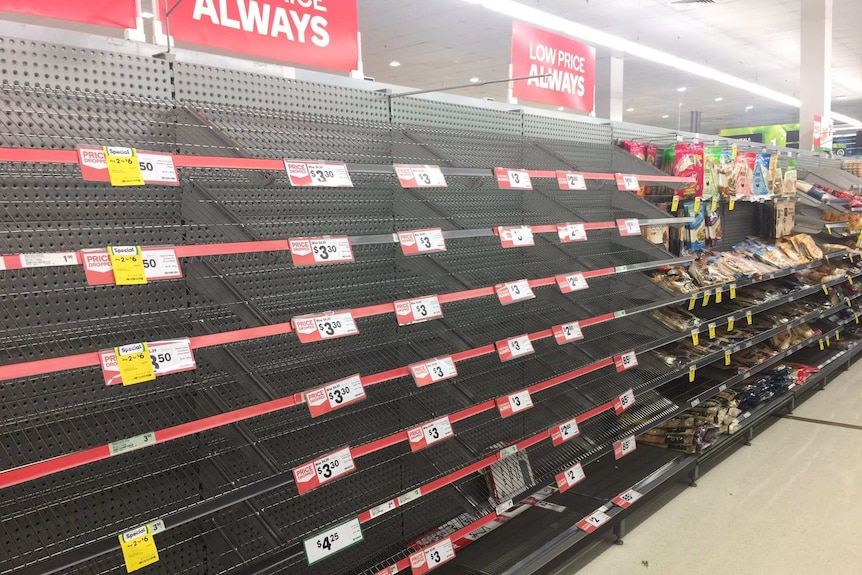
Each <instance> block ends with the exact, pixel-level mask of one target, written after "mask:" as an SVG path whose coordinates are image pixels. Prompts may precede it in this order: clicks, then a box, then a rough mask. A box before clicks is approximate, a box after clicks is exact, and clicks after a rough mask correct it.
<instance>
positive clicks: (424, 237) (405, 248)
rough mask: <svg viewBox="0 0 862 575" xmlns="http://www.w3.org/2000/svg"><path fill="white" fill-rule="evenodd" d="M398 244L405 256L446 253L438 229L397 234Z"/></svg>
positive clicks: (444, 241)
mask: <svg viewBox="0 0 862 575" xmlns="http://www.w3.org/2000/svg"><path fill="white" fill-rule="evenodd" d="M398 243H399V244H401V253H403V254H404V255H405V256H411V255H415V254H431V253H434V252H445V251H446V239H445V238H444V237H443V230H442V229H440V228H431V229H427V230H412V231H409V232H398Z"/></svg>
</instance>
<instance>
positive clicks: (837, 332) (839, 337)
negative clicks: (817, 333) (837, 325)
mask: <svg viewBox="0 0 862 575" xmlns="http://www.w3.org/2000/svg"><path fill="white" fill-rule="evenodd" d="M835 341H841V332H840V331H836V332H835Z"/></svg>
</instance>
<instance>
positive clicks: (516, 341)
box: [497, 334, 535, 361]
mask: <svg viewBox="0 0 862 575" xmlns="http://www.w3.org/2000/svg"><path fill="white" fill-rule="evenodd" d="M532 353H535V350H534V349H533V342H532V341H530V336H529V335H526V334H524V335H519V336H517V337H510V338H509V339H503V340H500V341H498V342H497V354H498V355H499V356H500V361H509V360H510V359H515V358H516V357H521V356H524V355H530V354H532Z"/></svg>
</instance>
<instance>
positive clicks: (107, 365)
mask: <svg viewBox="0 0 862 575" xmlns="http://www.w3.org/2000/svg"><path fill="white" fill-rule="evenodd" d="M147 350H148V351H149V354H150V361H151V362H152V364H153V372H154V373H155V374H156V377H161V376H163V375H168V374H171V373H179V372H182V371H192V370H194V369H197V363H196V362H195V356H194V353H192V345H191V340H189V339H188V338H185V339H169V340H166V341H154V342H151V343H149V342H148V343H147ZM99 363H100V365H101V367H102V375H103V377H104V380H105V385H120V384H122V382H123V381H122V378H121V377H120V368H119V367H118V366H117V356H116V354H115V353H114V350H113V349H105V350H102V351H100V352H99Z"/></svg>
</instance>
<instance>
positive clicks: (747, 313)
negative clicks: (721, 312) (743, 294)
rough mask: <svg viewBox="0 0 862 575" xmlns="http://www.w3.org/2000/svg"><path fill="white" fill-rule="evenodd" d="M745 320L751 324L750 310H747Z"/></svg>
mask: <svg viewBox="0 0 862 575" xmlns="http://www.w3.org/2000/svg"><path fill="white" fill-rule="evenodd" d="M745 321H747V322H748V325H751V312H750V311H747V312H745Z"/></svg>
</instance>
